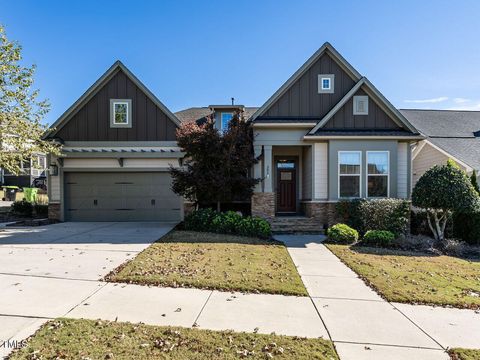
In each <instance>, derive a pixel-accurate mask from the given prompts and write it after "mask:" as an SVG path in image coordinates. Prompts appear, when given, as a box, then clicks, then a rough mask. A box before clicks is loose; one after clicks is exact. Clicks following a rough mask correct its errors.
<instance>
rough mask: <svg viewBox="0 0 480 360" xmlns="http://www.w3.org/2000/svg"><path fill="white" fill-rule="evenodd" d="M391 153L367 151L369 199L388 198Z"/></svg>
mask: <svg viewBox="0 0 480 360" xmlns="http://www.w3.org/2000/svg"><path fill="white" fill-rule="evenodd" d="M389 176H390V152H389V151H367V197H388V195H389V185H388V183H389V181H388V179H389Z"/></svg>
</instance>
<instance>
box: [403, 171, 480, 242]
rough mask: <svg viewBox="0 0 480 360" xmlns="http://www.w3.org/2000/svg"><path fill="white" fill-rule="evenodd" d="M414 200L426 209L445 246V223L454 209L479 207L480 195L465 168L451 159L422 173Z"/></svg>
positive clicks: (466, 209) (413, 196)
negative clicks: (455, 164) (461, 168)
mask: <svg viewBox="0 0 480 360" xmlns="http://www.w3.org/2000/svg"><path fill="white" fill-rule="evenodd" d="M412 204H413V206H417V207H420V208H423V209H425V210H426V213H427V221H428V226H429V227H430V230H431V231H432V233H433V236H434V238H435V246H436V247H438V248H440V249H442V248H443V247H444V245H445V227H446V225H447V221H448V220H449V219H450V218H451V216H452V214H453V212H455V211H475V210H476V209H478V207H479V204H480V197H479V195H478V193H477V192H476V191H475V189H474V188H473V186H472V183H471V182H470V179H469V178H468V176H467V175H466V174H465V172H463V171H462V170H460V169H459V168H458V167H457V166H454V165H453V164H452V163H451V162H449V163H447V165H442V166H439V165H436V166H434V167H432V168H431V169H429V170H427V171H426V172H425V174H423V175H422V176H421V177H420V179H419V180H418V182H417V183H416V185H415V187H414V189H413V192H412Z"/></svg>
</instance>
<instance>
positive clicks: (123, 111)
mask: <svg viewBox="0 0 480 360" xmlns="http://www.w3.org/2000/svg"><path fill="white" fill-rule="evenodd" d="M110 127H116V128H121V127H124V128H131V127H132V100H130V99H110Z"/></svg>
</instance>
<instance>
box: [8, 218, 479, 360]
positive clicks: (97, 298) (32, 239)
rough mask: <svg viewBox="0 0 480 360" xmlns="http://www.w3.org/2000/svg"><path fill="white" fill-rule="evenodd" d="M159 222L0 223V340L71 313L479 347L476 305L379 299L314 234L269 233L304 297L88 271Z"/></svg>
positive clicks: (147, 239)
mask: <svg viewBox="0 0 480 360" xmlns="http://www.w3.org/2000/svg"><path fill="white" fill-rule="evenodd" d="M169 229H171V225H161V224H151V223H150V224H149V223H146V224H139V223H136V224H123V223H103V224H88V223H83V224H71V223H67V224H60V225H58V226H57V225H55V226H49V227H45V228H36V229H28V230H27V229H23V230H8V231H5V232H0V256H1V258H2V262H0V324H2V326H1V327H0V340H4V341H5V340H8V339H10V340H17V341H20V340H22V339H25V338H27V337H28V336H30V335H31V334H33V333H34V332H35V330H36V329H37V328H38V327H39V326H41V325H42V324H43V323H44V322H46V321H48V320H49V319H52V318H56V317H72V318H88V319H99V318H100V319H105V320H118V321H130V322H133V323H136V322H144V323H146V324H151V325H173V326H184V327H192V326H194V327H199V328H205V329H212V330H227V329H231V330H234V331H246V332H259V333H266V334H269V333H271V332H275V333H277V334H281V335H296V336H305V337H313V338H315V337H323V338H326V339H332V340H333V341H334V342H335V345H336V348H337V350H338V352H339V354H340V356H341V357H342V359H343V360H345V359H347V360H348V359H360V360H361V359H373V360H375V359H411V358H417V359H425V360H430V359H432V360H433V359H448V356H447V355H446V354H445V352H444V350H443V349H444V348H446V347H447V346H464V347H470V348H480V339H479V338H478V336H477V334H478V331H477V329H478V328H479V327H480V322H477V320H478V319H479V317H480V315H476V314H475V313H474V312H473V311H468V310H456V309H443V308H431V307H419V306H409V305H402V304H390V303H388V302H385V301H384V300H382V299H381V298H379V297H378V295H376V294H375V293H374V292H373V291H371V290H370V289H369V288H368V287H367V286H365V285H364V284H363V282H362V281H361V280H360V279H358V278H357V276H356V275H355V274H354V273H353V272H352V271H351V270H349V269H348V268H347V267H346V266H344V265H343V264H342V263H341V262H340V261H339V260H338V259H337V258H336V257H335V256H334V255H333V254H332V253H330V251H328V250H327V249H326V248H325V247H324V246H323V245H321V244H320V243H319V240H321V239H320V238H318V237H304V236H286V237H278V238H279V239H281V240H284V241H286V243H287V244H288V249H289V252H290V254H291V256H292V258H293V260H294V262H295V263H296V265H297V266H298V270H299V272H300V274H301V275H302V278H303V281H304V282H305V284H306V286H307V290H308V291H309V293H310V297H295V296H282V295H263V294H241V293H233V292H232V293H231V292H220V291H209V290H199V289H181V288H177V289H173V288H161V287H148V286H140V285H129V284H117V283H115V284H114V283H105V282H101V281H98V280H99V279H100V278H102V277H103V276H104V275H105V274H107V273H108V272H109V271H110V270H112V269H113V268H115V267H116V266H118V265H119V264H120V263H122V262H124V261H125V260H128V259H129V258H131V257H133V256H135V255H136V254H137V253H138V252H139V251H141V250H142V249H144V248H145V247H147V246H148V245H149V244H150V243H151V242H152V241H154V240H156V239H158V238H159V237H161V236H162V235H163V234H165V233H166V232H167V231H168V230H169ZM7 352H8V349H5V348H0V356H1V355H5V354H6V353H7Z"/></svg>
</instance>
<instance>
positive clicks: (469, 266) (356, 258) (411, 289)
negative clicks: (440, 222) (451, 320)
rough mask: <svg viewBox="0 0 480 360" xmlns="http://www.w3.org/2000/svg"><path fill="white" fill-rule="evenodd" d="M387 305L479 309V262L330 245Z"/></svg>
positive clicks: (388, 250)
mask: <svg viewBox="0 0 480 360" xmlns="http://www.w3.org/2000/svg"><path fill="white" fill-rule="evenodd" d="M328 248H329V249H330V250H331V251H332V252H333V253H334V254H335V255H337V256H338V257H339V258H340V259H341V260H342V261H343V262H344V263H345V264H346V265H347V266H349V267H350V268H351V269H352V270H353V271H355V272H356V273H357V274H358V275H359V276H360V277H362V278H363V279H364V280H365V281H366V282H367V283H369V284H370V285H371V286H372V287H373V288H374V289H376V290H377V292H379V293H380V294H381V295H382V296H383V297H385V298H386V299H387V300H388V301H396V302H402V303H417V304H430V305H444V306H453V307H458V308H470V309H478V308H480V259H476V260H475V259H474V260H465V259H460V258H455V257H451V256H434V255H428V254H421V253H415V252H407V251H400V250H390V249H380V248H364V247H355V246H354V247H350V246H344V245H328Z"/></svg>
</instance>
